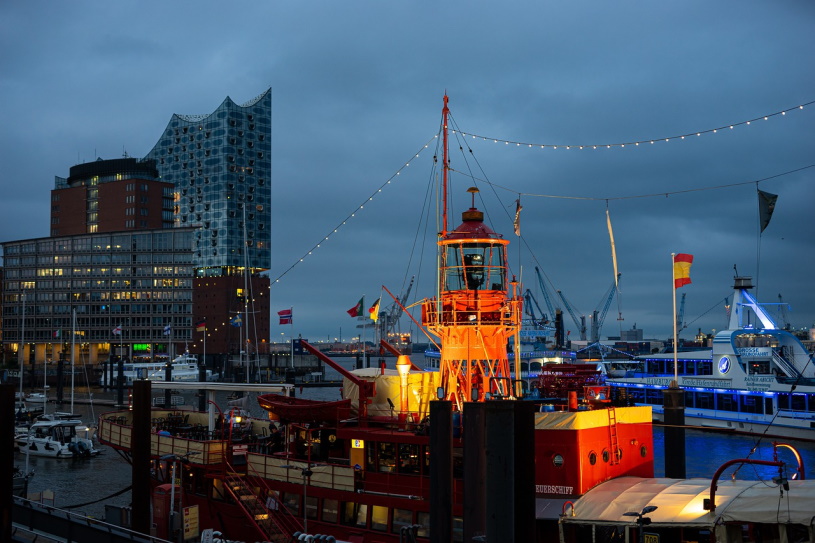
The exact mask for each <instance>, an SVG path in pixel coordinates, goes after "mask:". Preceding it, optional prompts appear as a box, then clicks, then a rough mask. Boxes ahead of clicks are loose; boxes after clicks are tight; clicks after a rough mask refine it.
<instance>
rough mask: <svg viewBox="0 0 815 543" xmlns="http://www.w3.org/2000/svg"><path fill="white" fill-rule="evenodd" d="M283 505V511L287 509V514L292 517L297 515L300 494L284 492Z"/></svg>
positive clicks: (298, 512)
mask: <svg viewBox="0 0 815 543" xmlns="http://www.w3.org/2000/svg"><path fill="white" fill-rule="evenodd" d="M283 505H284V506H285V509H288V511H289V513H291V514H292V515H299V514H300V494H294V493H293V492H284V493H283Z"/></svg>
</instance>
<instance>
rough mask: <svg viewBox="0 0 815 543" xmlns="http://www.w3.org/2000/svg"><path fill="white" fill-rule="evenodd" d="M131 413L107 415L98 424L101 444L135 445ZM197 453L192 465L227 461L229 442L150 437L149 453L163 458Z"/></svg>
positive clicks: (168, 436) (169, 436) (117, 446)
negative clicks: (227, 445) (227, 444)
mask: <svg viewBox="0 0 815 543" xmlns="http://www.w3.org/2000/svg"><path fill="white" fill-rule="evenodd" d="M124 413H127V414H128V415H132V413H130V412H129V411H125V412H120V413H119V414H117V413H108V414H107V415H105V416H103V417H102V418H101V419H100V421H99V429H98V430H97V436H98V437H99V440H100V441H101V442H102V443H105V444H107V445H110V446H112V447H116V448H120V449H128V450H129V449H131V448H132V445H133V426H132V423H131V421H130V418H129V417H128V416H127V415H125V414H124ZM190 453H195V454H194V455H193V456H192V457H191V462H192V463H194V464H202V465H217V464H221V463H223V462H224V459H225V458H226V441H224V440H220V439H213V440H205V441H202V440H197V439H190V438H187V437H179V436H173V435H159V434H151V435H150V454H151V455H154V456H164V455H168V454H174V455H178V456H185V455H188V454H190Z"/></svg>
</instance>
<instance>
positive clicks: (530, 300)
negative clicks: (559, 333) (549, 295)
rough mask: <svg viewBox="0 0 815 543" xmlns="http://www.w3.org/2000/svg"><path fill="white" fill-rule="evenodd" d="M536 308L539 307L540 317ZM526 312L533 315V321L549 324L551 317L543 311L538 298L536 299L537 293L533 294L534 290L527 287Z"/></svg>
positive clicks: (525, 293)
mask: <svg viewBox="0 0 815 543" xmlns="http://www.w3.org/2000/svg"><path fill="white" fill-rule="evenodd" d="M535 308H538V313H540V318H538V314H537V313H535ZM524 312H525V313H526V314H527V315H529V316H530V317H532V321H533V322H534V324H539V323H540V324H548V323H549V317H548V316H547V315H546V313H544V312H543V310H542V309H541V306H540V305H538V300H536V299H535V295H534V294H532V291H531V290H529V289H526V292H524Z"/></svg>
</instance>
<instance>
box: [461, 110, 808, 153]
mask: <svg viewBox="0 0 815 543" xmlns="http://www.w3.org/2000/svg"><path fill="white" fill-rule="evenodd" d="M812 104H815V100H812V101H810V102H805V103H803V104H801V105H798V106H795V107H790V108H787V109H783V110H781V111H776V112H775V113H768V114H767V115H762V116H760V117H756V118H754V119H749V120H746V121H740V122H737V123H732V124H726V125H724V126H719V127H717V128H708V129H705V130H699V131H697V132H689V133H687V134H679V135H676V136H665V137H660V138H653V139H643V140H638V141H627V142H617V143H586V144H562V143H555V144H552V143H530V142H524V141H514V140H507V139H502V138H492V137H489V136H482V135H479V134H474V133H472V132H464V131H462V132H461V134H462V135H463V136H469V137H471V138H472V139H479V140H483V141H492V142H493V143H503V144H505V145H515V146H517V147H521V146H524V147H528V148H530V149H552V150H569V149H612V148H615V147H617V148H623V147H626V146H634V147H638V146H639V145H640V144H651V145H653V144H655V143H667V142H669V141H673V140H684V139H685V138H690V137H694V136H696V137H699V136H702V134H716V133H718V132H719V131H720V130H733V129H735V128H736V127H737V126H749V125H750V124H752V123H754V122H756V121H769V120H770V118H772V117H776V116H782V117H783V116H785V115H786V114H787V113H789V112H792V111H800V110H802V109H804V107H806V106H809V105H812Z"/></svg>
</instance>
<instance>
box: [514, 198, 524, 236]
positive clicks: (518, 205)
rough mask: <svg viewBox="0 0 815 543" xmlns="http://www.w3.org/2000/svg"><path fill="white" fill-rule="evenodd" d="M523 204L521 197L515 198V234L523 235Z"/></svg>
mask: <svg viewBox="0 0 815 543" xmlns="http://www.w3.org/2000/svg"><path fill="white" fill-rule="evenodd" d="M522 209H523V206H522V205H521V199H520V198H518V199H517V200H515V220H514V221H512V226H513V229H514V230H515V235H516V236H520V235H521V210H522Z"/></svg>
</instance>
